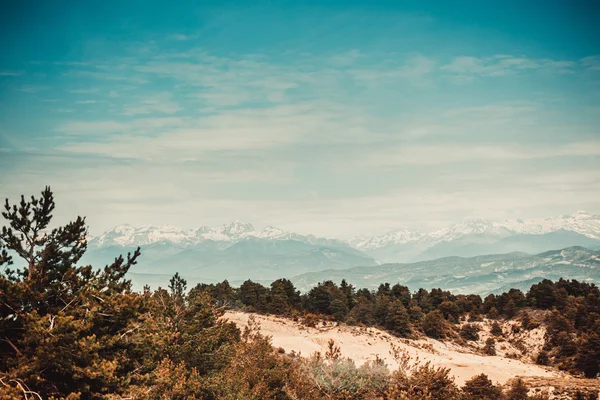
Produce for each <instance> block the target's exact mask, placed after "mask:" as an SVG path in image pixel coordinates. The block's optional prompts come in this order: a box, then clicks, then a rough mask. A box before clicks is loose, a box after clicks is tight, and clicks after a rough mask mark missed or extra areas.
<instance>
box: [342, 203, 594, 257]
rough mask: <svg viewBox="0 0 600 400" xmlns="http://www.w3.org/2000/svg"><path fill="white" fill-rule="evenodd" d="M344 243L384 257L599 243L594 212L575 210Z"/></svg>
mask: <svg viewBox="0 0 600 400" xmlns="http://www.w3.org/2000/svg"><path fill="white" fill-rule="evenodd" d="M349 243H350V244H352V245H353V246H354V247H356V248H357V249H360V250H363V251H364V252H366V253H367V254H369V255H371V256H373V257H374V258H376V259H378V260H381V261H384V262H410V261H419V260H430V259H435V258H439V257H445V256H453V255H460V256H474V255H482V254H500V253H507V252H512V251H524V252H527V253H538V252H541V251H545V250H552V249H560V248H564V247H570V246H584V247H588V248H594V249H595V248H599V247H600V216H598V215H591V214H588V213H586V212H583V211H578V212H576V213H574V214H571V215H564V216H560V217H555V218H546V219H538V220H506V221H503V222H493V221H487V220H482V219H471V220H467V221H464V222H461V223H459V224H454V225H451V226H449V227H448V228H444V229H440V230H437V231H434V232H429V233H421V232H418V231H414V230H408V229H401V230H397V231H392V232H390V233H388V234H385V235H381V236H373V237H365V236H359V237H356V238H354V239H351V240H350V241H349Z"/></svg>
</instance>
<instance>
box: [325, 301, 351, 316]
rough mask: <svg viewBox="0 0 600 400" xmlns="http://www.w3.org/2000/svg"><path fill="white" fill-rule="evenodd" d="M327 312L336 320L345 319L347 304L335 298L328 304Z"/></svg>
mask: <svg viewBox="0 0 600 400" xmlns="http://www.w3.org/2000/svg"><path fill="white" fill-rule="evenodd" d="M329 314H331V315H332V316H333V317H334V318H335V319H336V321H345V320H346V316H347V315H348V306H346V302H345V301H343V300H341V299H335V300H333V301H332V302H331V304H330V305H329Z"/></svg>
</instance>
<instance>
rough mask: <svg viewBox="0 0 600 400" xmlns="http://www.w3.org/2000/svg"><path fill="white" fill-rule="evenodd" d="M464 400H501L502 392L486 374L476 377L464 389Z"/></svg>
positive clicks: (466, 383)
mask: <svg viewBox="0 0 600 400" xmlns="http://www.w3.org/2000/svg"><path fill="white" fill-rule="evenodd" d="M462 391H463V396H462V398H463V400H479V399H486V400H488V399H489V400H499V399H501V398H502V390H501V389H500V388H499V387H498V386H496V385H494V384H493V383H492V381H491V380H490V379H489V378H488V377H487V375H486V374H480V375H477V376H474V377H473V378H471V379H470V380H468V381H467V382H465V385H464V386H463V387H462Z"/></svg>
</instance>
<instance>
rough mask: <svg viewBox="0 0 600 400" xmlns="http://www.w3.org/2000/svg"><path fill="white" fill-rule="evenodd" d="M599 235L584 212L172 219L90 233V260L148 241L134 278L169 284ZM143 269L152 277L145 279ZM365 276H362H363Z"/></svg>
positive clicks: (591, 244)
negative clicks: (321, 233) (372, 223)
mask: <svg viewBox="0 0 600 400" xmlns="http://www.w3.org/2000/svg"><path fill="white" fill-rule="evenodd" d="M599 237H600V217H599V216H593V215H590V214H587V213H584V212H577V213H575V214H572V215H570V216H563V217H558V218H548V219H544V220H529V221H522V220H516V221H504V222H501V223H500V222H492V221H486V220H481V219H474V220H467V221H464V222H461V223H459V224H454V225H451V226H449V227H448V228H445V229H440V230H437V231H434V232H429V233H422V232H418V231H415V230H411V229H405V228H403V229H399V230H395V231H393V232H390V233H388V234H386V235H382V236H373V237H366V236H360V237H357V238H354V239H351V240H349V241H347V242H345V241H342V240H337V239H332V238H320V237H316V236H313V235H301V234H297V233H293V232H287V231H284V230H281V229H279V228H275V227H271V226H269V227H266V228H264V229H262V230H260V231H258V230H256V229H255V228H254V227H253V226H252V225H251V224H249V223H245V222H242V221H234V222H232V223H231V224H228V225H223V226H221V227H218V228H210V227H206V226H203V227H200V228H197V229H187V230H186V229H180V228H177V227H173V226H162V227H155V226H146V227H132V226H130V225H121V226H117V227H115V228H114V229H112V230H110V231H108V232H105V233H103V234H102V235H99V236H97V237H94V238H90V240H89V249H88V252H87V254H86V256H85V258H84V259H83V262H86V263H90V264H92V265H105V264H108V263H110V262H111V261H112V260H113V258H114V257H115V256H116V255H118V254H122V253H127V252H129V251H133V250H134V249H135V248H136V247H137V246H141V247H142V252H143V256H142V258H141V259H140V262H139V264H138V265H136V266H135V267H134V269H133V270H132V277H137V278H135V279H134V280H135V281H136V284H137V283H145V282H143V281H144V279H146V280H147V283H154V282H163V283H162V284H164V283H165V282H168V277H170V276H171V275H172V274H173V273H175V272H179V273H180V274H182V275H183V276H185V277H186V278H187V279H188V280H189V281H190V282H195V281H204V282H210V281H218V280H223V279H229V280H230V281H239V280H244V279H248V278H251V279H253V280H264V281H268V280H272V279H277V278H280V277H291V276H295V275H300V274H304V273H314V272H319V271H323V270H328V269H332V270H346V269H348V268H352V267H357V266H363V267H370V266H374V265H377V264H381V261H384V262H411V263H413V264H405V265H413V266H419V265H422V264H420V263H416V264H415V262H417V261H424V260H435V261H433V262H432V263H429V264H427V263H426V264H425V265H428V266H431V265H438V264H439V263H440V261H439V260H437V259H440V258H442V259H444V258H443V257H448V256H461V257H473V256H478V255H485V254H505V253H514V252H523V253H528V254H537V253H541V252H544V251H547V250H554V249H561V248H565V247H571V246H582V247H586V248H589V249H600V239H598V238H599ZM490 257H500V256H490ZM501 257H505V258H506V257H517V255H515V254H510V255H506V256H501ZM521 257H531V256H526V255H524V254H520V255H518V258H521ZM378 260H380V261H378ZM445 260H453V259H452V258H450V259H445ZM457 260H461V261H460V263H459V264H460V266H456V268H455V270H456V271H455V274H458V275H459V276H462V275H463V272H464V271H463V272H461V271H460V270H461V269H462V268H463V267H464V265H465V264H464V262H463V261H462V260H464V259H457ZM503 260H504V259H503ZM396 265H397V264H396ZM444 265H446V264H444ZM457 265H458V264H457ZM466 265H468V266H469V265H471V264H470V263H467V264H466ZM379 268H381V267H379ZM452 268H454V267H452ZM361 271H362V270H361ZM369 271H371V270H369ZM373 271H375V269H374V270H373ZM417 271H418V269H417ZM424 272H431V274H432V275H431V277H427V276H425V275H419V274H417V275H415V276H416V278H414V279H420V280H419V281H415V283H418V282H422V284H429V283H432V284H433V282H438V281H439V279H442V278H439V277H440V276H441V275H440V274H439V273H437V272H434V271H430V270H428V269H427V268H426V269H425V270H424ZM442 272H443V271H442ZM467 272H468V271H467ZM361 273H362V272H361ZM140 274H143V275H144V276H146V278H144V279H141V276H142V275H140ZM364 275H365V274H364V273H363V274H362V275H361V278H360V279H361V280H362V279H363V278H362V277H363V276H364ZM443 275H444V278H443V279H442V281H439V282H441V283H443V284H445V285H448V286H452V287H454V288H461V287H473V285H475V286H476V284H479V283H481V282H482V280H483V278H484V276H480V275H477V279H476V282H472V281H471V278H457V277H453V278H452V277H450V276H446V275H448V274H443ZM509 275H510V274H508V273H504V274H503V275H501V276H502V277H504V278H510V276H509ZM517 275H518V274H517ZM309 276H311V275H309ZM319 276H322V275H319ZM374 276H375V277H376V278H373V279H374V281H373V282H375V281H376V282H377V283H379V282H380V281H381V280H380V278H379V277H377V275H374ZM408 276H413V274H412V273H410V274H408ZM566 276H569V277H571V276H570V275H566ZM138 278H139V279H138ZM487 278H488V279H489V280H490V285H491V286H489V285H487V286H485V285H484V286H482V287H481V288H480V289H481V290H487V289H489V290H492V289H494V288H493V287H492V286H494V285H497V286H498V287H500V286H503V285H504V284H503V283H502V282H500V281H499V279H504V278H500V277H498V276H496V275H493V274H492V275H490V276H488V277H487ZM531 278H533V276H531V275H529V277H524V278H523V279H531ZM395 279H398V278H395ZM411 279H412V278H411ZM511 279H512V278H511ZM520 279H521V278H515V279H512V280H511V282H518V281H519V280H520ZM478 282H479V283H478ZM313 283H314V282H313ZM441 283H440V284H441ZM515 284H516V283H515ZM478 290H479V289H478Z"/></svg>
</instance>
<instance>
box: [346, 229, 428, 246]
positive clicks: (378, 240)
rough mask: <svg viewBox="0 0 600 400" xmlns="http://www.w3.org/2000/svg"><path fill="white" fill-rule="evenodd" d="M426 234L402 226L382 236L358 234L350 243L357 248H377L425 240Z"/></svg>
mask: <svg viewBox="0 0 600 400" xmlns="http://www.w3.org/2000/svg"><path fill="white" fill-rule="evenodd" d="M424 236H425V234H424V233H422V232H419V231H416V230H414V229H409V228H401V229H397V230H394V231H392V232H388V233H386V234H385V235H382V236H362V235H361V236H358V237H356V238H352V239H350V240H349V241H348V242H349V243H350V245H352V246H353V247H355V248H357V249H377V248H380V247H384V246H386V245H388V244H390V243H394V244H399V243H402V244H404V243H415V242H419V241H421V240H423V238H424Z"/></svg>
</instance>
